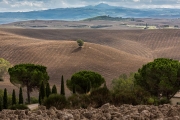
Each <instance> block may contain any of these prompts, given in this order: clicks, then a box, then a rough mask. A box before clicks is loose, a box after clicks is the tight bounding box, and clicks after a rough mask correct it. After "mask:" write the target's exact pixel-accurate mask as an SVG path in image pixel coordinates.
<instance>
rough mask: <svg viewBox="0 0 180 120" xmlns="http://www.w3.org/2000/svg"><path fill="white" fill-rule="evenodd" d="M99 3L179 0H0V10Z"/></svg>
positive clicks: (159, 4) (169, 0)
mask: <svg viewBox="0 0 180 120" xmlns="http://www.w3.org/2000/svg"><path fill="white" fill-rule="evenodd" d="M99 3H107V4H109V5H113V6H123V7H133V8H148V7H149V8H151V7H154V8H163V7H165V8H174V7H175V8H178V7H180V0H0V12H5V11H32V10H44V9H53V8H66V7H82V6H87V5H96V4H99Z"/></svg>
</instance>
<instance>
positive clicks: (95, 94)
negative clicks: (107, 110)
mask: <svg viewBox="0 0 180 120" xmlns="http://www.w3.org/2000/svg"><path fill="white" fill-rule="evenodd" d="M90 99H91V104H92V105H93V107H101V106H102V105H103V104H105V103H109V102H111V99H112V95H111V93H110V91H109V90H108V88H107V87H102V88H98V89H95V90H93V91H92V92H91V94H90Z"/></svg>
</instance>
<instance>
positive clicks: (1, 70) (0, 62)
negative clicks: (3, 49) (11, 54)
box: [0, 58, 11, 81]
mask: <svg viewBox="0 0 180 120" xmlns="http://www.w3.org/2000/svg"><path fill="white" fill-rule="evenodd" d="M10 67H11V64H10V63H9V62H8V61H7V60H5V59H3V58H0V81H3V75H4V74H5V73H6V72H7V71H8V68H10Z"/></svg>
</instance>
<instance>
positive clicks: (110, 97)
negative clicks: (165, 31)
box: [3, 58, 180, 109]
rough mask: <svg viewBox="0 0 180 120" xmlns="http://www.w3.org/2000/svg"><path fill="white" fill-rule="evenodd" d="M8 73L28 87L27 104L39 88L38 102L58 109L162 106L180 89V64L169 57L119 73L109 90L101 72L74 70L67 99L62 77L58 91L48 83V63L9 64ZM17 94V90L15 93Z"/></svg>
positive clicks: (68, 86) (14, 81)
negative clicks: (10, 65)
mask: <svg viewBox="0 0 180 120" xmlns="http://www.w3.org/2000/svg"><path fill="white" fill-rule="evenodd" d="M8 73H9V75H10V82H11V83H13V84H14V85H16V86H18V85H20V86H21V87H26V89H27V98H28V100H27V101H28V103H31V97H30V93H31V92H32V91H33V90H35V89H38V90H39V98H38V102H39V104H42V105H46V106H47V107H50V106H55V107H59V109H61V108H64V107H75V108H76V107H83V108H84V107H87V106H89V105H91V106H93V107H99V106H101V105H102V104H104V103H106V102H109V103H112V104H114V105H121V104H133V105H137V104H153V105H159V104H165V103H170V99H171V98H172V97H173V96H174V95H175V94H176V93H177V92H178V91H179V89H180V63H179V61H178V60H173V59H168V58H157V59H155V60H154V61H152V62H149V63H147V64H145V65H143V66H142V68H140V69H139V70H138V71H137V72H136V73H131V74H130V75H126V74H122V75H120V76H119V78H116V79H113V80H112V85H111V86H112V87H111V88H110V89H108V88H107V86H106V82H105V79H104V78H103V77H102V76H101V75H100V74H99V73H96V72H93V71H79V72H77V73H74V74H73V75H72V76H71V79H69V80H66V86H67V88H68V89H69V90H70V91H71V92H72V95H71V96H69V97H68V98H66V96H65V88H64V87H65V86H64V78H63V76H62V77H61V85H60V86H61V87H60V88H61V89H60V92H59V93H58V92H57V89H56V86H55V85H54V86H53V87H52V89H51V87H50V85H49V83H48V80H49V76H48V73H47V71H46V67H45V66H41V65H34V64H19V65H15V66H13V67H10V68H9V69H8ZM103 84H104V85H103ZM4 91H5V90H4ZM14 94H15V91H13V96H15V95H14ZM13 96H12V97H13ZM13 98H14V97H13ZM3 99H4V98H3ZM3 101H6V99H4V100H3ZM12 101H15V99H13V100H12ZM14 103H15V102H14ZM14 103H13V104H14ZM60 103H61V104H60ZM3 104H5V103H3Z"/></svg>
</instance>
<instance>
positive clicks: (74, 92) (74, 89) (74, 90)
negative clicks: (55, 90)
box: [73, 84, 76, 94]
mask: <svg viewBox="0 0 180 120" xmlns="http://www.w3.org/2000/svg"><path fill="white" fill-rule="evenodd" d="M73 94H76V87H75V85H74V84H73Z"/></svg>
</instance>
